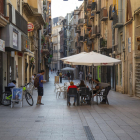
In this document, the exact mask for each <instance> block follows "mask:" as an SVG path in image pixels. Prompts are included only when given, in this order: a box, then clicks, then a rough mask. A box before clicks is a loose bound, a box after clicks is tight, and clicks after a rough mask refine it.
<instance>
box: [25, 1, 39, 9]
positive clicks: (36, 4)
mask: <svg viewBox="0 0 140 140" xmlns="http://www.w3.org/2000/svg"><path fill="white" fill-rule="evenodd" d="M27 3H28V4H29V5H30V6H32V7H33V8H38V0H27Z"/></svg>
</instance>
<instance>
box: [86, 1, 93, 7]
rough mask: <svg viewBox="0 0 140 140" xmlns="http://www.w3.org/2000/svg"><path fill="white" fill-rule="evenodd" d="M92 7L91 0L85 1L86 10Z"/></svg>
mask: <svg viewBox="0 0 140 140" xmlns="http://www.w3.org/2000/svg"><path fill="white" fill-rule="evenodd" d="M91 6H92V0H87V8H88V9H90V8H91Z"/></svg>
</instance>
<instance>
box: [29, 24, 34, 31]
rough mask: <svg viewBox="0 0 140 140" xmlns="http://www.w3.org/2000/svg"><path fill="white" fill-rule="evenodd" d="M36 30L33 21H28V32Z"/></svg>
mask: <svg viewBox="0 0 140 140" xmlns="http://www.w3.org/2000/svg"><path fill="white" fill-rule="evenodd" d="M33 30H34V24H33V23H31V22H28V32H32V31H33Z"/></svg>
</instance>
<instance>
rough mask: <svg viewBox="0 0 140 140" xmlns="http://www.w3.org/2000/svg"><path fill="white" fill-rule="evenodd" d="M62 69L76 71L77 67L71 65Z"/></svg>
mask: <svg viewBox="0 0 140 140" xmlns="http://www.w3.org/2000/svg"><path fill="white" fill-rule="evenodd" d="M61 70H62V71H63V70H64V71H66V70H72V71H74V70H75V68H71V67H65V68H63V69H61Z"/></svg>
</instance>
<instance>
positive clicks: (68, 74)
mask: <svg viewBox="0 0 140 140" xmlns="http://www.w3.org/2000/svg"><path fill="white" fill-rule="evenodd" d="M67 76H68V80H69V81H70V73H69V71H68V73H67Z"/></svg>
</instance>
